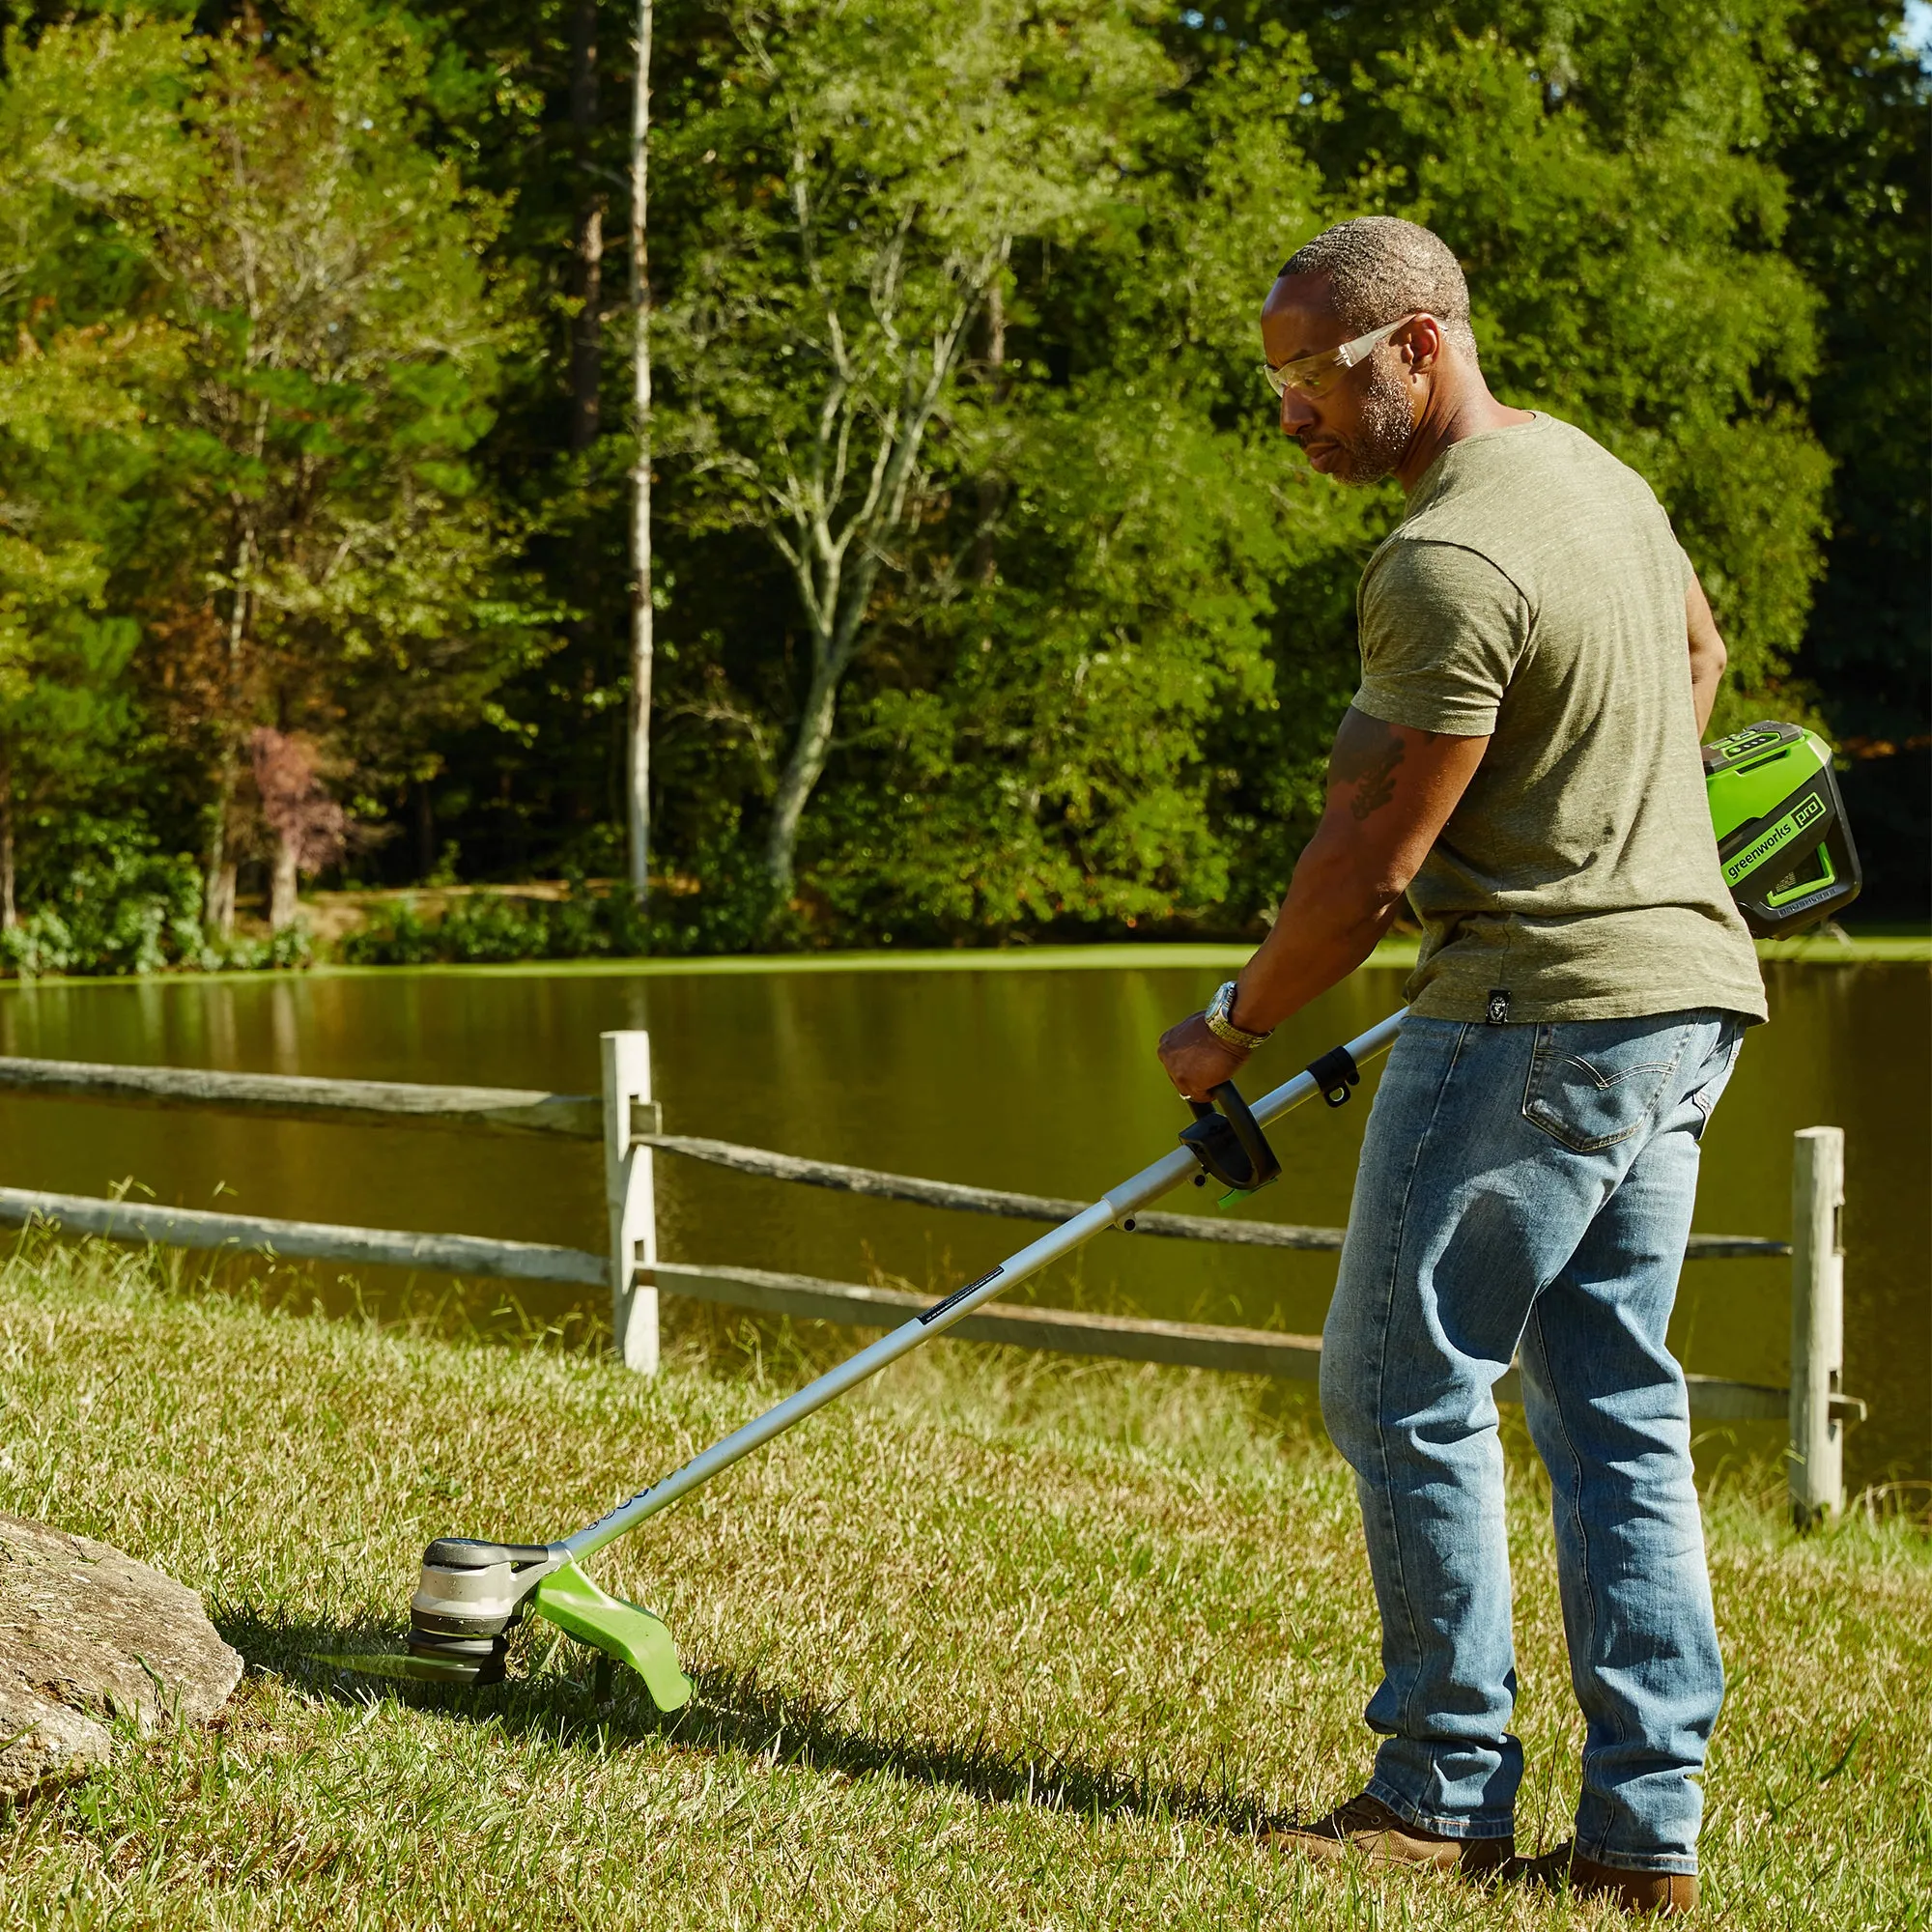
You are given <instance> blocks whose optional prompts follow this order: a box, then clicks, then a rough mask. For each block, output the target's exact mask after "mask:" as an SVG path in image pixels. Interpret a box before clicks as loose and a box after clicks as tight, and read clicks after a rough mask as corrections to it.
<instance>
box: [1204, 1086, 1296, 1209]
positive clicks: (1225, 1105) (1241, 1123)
mask: <svg viewBox="0 0 1932 1932" xmlns="http://www.w3.org/2000/svg"><path fill="white" fill-rule="evenodd" d="M1208 1092H1209V1093H1210V1094H1211V1095H1212V1101H1209V1100H1190V1101H1188V1103H1187V1104H1188V1105H1189V1106H1190V1107H1192V1108H1193V1109H1194V1121H1193V1123H1192V1125H1190V1126H1185V1127H1182V1128H1181V1130H1180V1139H1181V1144H1182V1146H1184V1147H1186V1148H1187V1149H1189V1150H1190V1151H1192V1153H1193V1155H1194V1158H1195V1159H1196V1160H1198V1161H1199V1162H1200V1163H1201V1165H1202V1167H1203V1168H1205V1169H1206V1170H1207V1172H1206V1173H1204V1174H1197V1175H1196V1176H1195V1177H1194V1184H1195V1186H1197V1187H1199V1186H1201V1185H1203V1183H1204V1182H1205V1181H1206V1180H1207V1178H1208V1175H1209V1174H1211V1175H1212V1176H1213V1177H1214V1179H1216V1180H1218V1181H1219V1182H1220V1183H1221V1185H1222V1186H1223V1187H1231V1188H1233V1189H1234V1190H1235V1192H1236V1194H1252V1193H1253V1192H1254V1191H1255V1189H1256V1188H1258V1187H1265V1186H1266V1185H1267V1184H1268V1182H1269V1181H1270V1180H1273V1179H1275V1178H1276V1177H1277V1176H1278V1175H1279V1174H1280V1173H1281V1162H1280V1161H1279V1160H1277V1159H1276V1158H1275V1152H1274V1149H1273V1148H1271V1147H1269V1146H1268V1144H1267V1136H1266V1135H1265V1134H1264V1133H1263V1132H1262V1128H1261V1122H1259V1121H1257V1120H1256V1119H1255V1117H1254V1115H1253V1114H1251V1113H1250V1112H1249V1111H1248V1103H1247V1102H1246V1101H1245V1100H1243V1099H1242V1098H1241V1096H1240V1094H1239V1093H1238V1092H1237V1091H1236V1087H1235V1083H1234V1082H1233V1081H1232V1080H1224V1081H1222V1083H1221V1084H1220V1086H1218V1087H1213V1088H1210V1089H1209V1090H1208ZM1213 1101H1218V1102H1219V1103H1220V1107H1221V1111H1220V1112H1219V1113H1216V1112H1215V1110H1214V1106H1213Z"/></svg>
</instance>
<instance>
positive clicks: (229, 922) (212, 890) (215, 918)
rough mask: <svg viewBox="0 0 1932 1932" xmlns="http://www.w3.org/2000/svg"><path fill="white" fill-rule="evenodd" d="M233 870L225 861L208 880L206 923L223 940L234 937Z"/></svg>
mask: <svg viewBox="0 0 1932 1932" xmlns="http://www.w3.org/2000/svg"><path fill="white" fill-rule="evenodd" d="M235 870H236V867H235V862H234V860H232V859H225V860H223V861H221V863H219V864H218V865H217V866H216V867H215V868H214V870H213V872H211V873H210V874H209V878H208V923H209V924H210V925H211V926H213V928H214V930H215V931H216V932H217V933H219V934H220V936H221V937H222V938H223V939H233V938H234V937H235Z"/></svg>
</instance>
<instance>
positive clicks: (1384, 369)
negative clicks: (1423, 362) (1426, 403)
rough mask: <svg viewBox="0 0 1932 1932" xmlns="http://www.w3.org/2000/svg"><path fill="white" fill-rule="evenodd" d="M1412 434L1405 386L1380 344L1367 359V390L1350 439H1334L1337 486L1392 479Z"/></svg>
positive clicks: (1390, 358)
mask: <svg viewBox="0 0 1932 1932" xmlns="http://www.w3.org/2000/svg"><path fill="white" fill-rule="evenodd" d="M1414 434H1415V417H1414V415H1413V413H1412V412H1411V411H1410V406H1409V400H1408V384H1406V383H1405V382H1404V381H1403V379H1402V375H1401V372H1400V371H1399V370H1398V368H1397V367H1396V359H1395V357H1394V356H1393V355H1390V353H1389V351H1388V346H1387V345H1386V344H1383V345H1382V347H1380V348H1378V350H1377V351H1376V352H1375V354H1374V355H1372V356H1371V357H1370V358H1369V382H1368V387H1367V388H1366V389H1365V390H1364V391H1363V393H1362V412H1361V417H1360V422H1359V426H1358V427H1357V429H1356V430H1355V433H1354V434H1353V435H1352V436H1349V437H1340V436H1338V437H1336V438H1334V442H1335V447H1336V449H1337V451H1338V452H1339V456H1338V460H1337V462H1336V465H1335V469H1334V475H1335V478H1336V480H1337V481H1338V482H1341V483H1379V482H1380V481H1381V480H1382V478H1383V477H1384V476H1392V475H1394V473H1395V467H1396V465H1397V464H1398V463H1400V462H1401V461H1402V459H1403V453H1404V451H1406V449H1407V448H1408V440H1409V438H1410V437H1412V436H1413V435H1414Z"/></svg>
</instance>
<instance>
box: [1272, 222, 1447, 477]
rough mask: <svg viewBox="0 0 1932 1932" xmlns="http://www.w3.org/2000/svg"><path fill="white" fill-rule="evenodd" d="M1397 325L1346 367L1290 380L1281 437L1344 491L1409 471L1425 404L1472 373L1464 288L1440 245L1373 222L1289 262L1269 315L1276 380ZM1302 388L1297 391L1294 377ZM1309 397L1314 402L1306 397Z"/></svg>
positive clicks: (1317, 366)
mask: <svg viewBox="0 0 1932 1932" xmlns="http://www.w3.org/2000/svg"><path fill="white" fill-rule="evenodd" d="M1391 324H1397V325H1401V326H1400V327H1396V328H1395V330H1394V332H1393V334H1392V335H1389V336H1386V337H1384V339H1383V340H1382V341H1381V342H1379V343H1378V344H1376V345H1375V346H1374V347H1372V348H1371V349H1369V350H1368V351H1367V353H1366V354H1365V355H1358V356H1356V357H1355V358H1353V361H1354V366H1351V367H1346V368H1343V367H1340V366H1339V365H1337V364H1335V363H1334V362H1333V360H1332V359H1330V360H1329V361H1327V362H1322V361H1320V360H1318V361H1316V362H1315V363H1313V364H1310V365H1309V367H1308V368H1307V369H1306V370H1304V371H1293V372H1291V375H1290V384H1289V386H1288V387H1286V388H1285V389H1283V391H1282V398H1281V426H1282V430H1283V432H1284V434H1286V435H1289V436H1292V437H1293V438H1294V439H1295V440H1296V441H1298V442H1299V443H1300V444H1301V446H1302V448H1303V449H1304V450H1305V451H1307V453H1308V460H1309V462H1310V463H1311V464H1312V465H1313V466H1314V467H1315V468H1316V469H1320V470H1321V471H1323V472H1324V473H1325V474H1328V475H1332V476H1334V477H1336V478H1337V479H1338V480H1340V481H1341V482H1344V483H1374V482H1377V481H1378V480H1379V479H1380V478H1382V477H1384V476H1387V475H1389V474H1391V473H1392V472H1393V471H1394V470H1395V469H1396V468H1397V466H1398V465H1399V464H1400V463H1401V462H1402V459H1403V455H1404V453H1405V451H1406V449H1407V448H1408V446H1409V442H1410V440H1411V439H1412V438H1413V436H1414V435H1415V430H1416V425H1417V423H1418V422H1419V421H1420V420H1421V419H1422V415H1423V412H1424V410H1425V409H1426V408H1427V406H1428V403H1429V400H1430V396H1431V394H1432V392H1433V391H1434V390H1435V389H1436V388H1437V387H1439V386H1440V385H1441V384H1444V382H1445V381H1446V382H1449V383H1451V384H1453V383H1454V382H1455V381H1456V379H1457V378H1458V377H1462V376H1468V375H1474V374H1475V371H1476V338H1475V335H1474V333H1473V332H1472V331H1471V329H1470V327H1469V288H1468V284H1467V283H1466V282H1464V281H1463V270H1462V268H1461V267H1460V265H1459V264H1458V263H1457V260H1456V257H1455V256H1454V255H1453V254H1451V253H1450V251H1449V249H1448V247H1447V246H1446V245H1445V244H1444V243H1443V241H1441V239H1440V238H1439V237H1438V236H1435V235H1432V234H1431V233H1430V231H1429V230H1428V229H1426V228H1419V227H1417V226H1416V224H1415V223H1414V222H1412V221H1402V220H1399V219H1397V218H1396V217H1395V216H1394V215H1388V214H1368V215H1363V216H1361V217H1360V218H1359V219H1357V220H1354V221H1344V222H1342V223H1341V224H1340V225H1339V226H1338V227H1334V228H1330V229H1328V230H1327V231H1326V232H1325V233H1323V234H1321V235H1318V236H1317V237H1316V238H1315V240H1314V241H1310V242H1309V243H1308V244H1307V246H1306V247H1303V248H1298V249H1296V251H1295V252H1294V253H1293V255H1292V256H1290V258H1289V260H1288V262H1287V263H1286V265H1285V266H1284V267H1283V269H1282V271H1281V273H1280V275H1279V276H1278V277H1277V278H1276V280H1275V284H1274V287H1273V288H1272V289H1270V290H1269V291H1268V298H1267V301H1266V302H1265V303H1264V306H1263V309H1262V343H1263V346H1264V350H1265V351H1266V355H1267V360H1268V366H1269V367H1270V368H1271V369H1274V370H1277V371H1279V370H1281V369H1283V368H1284V366H1285V365H1288V364H1303V363H1307V362H1308V358H1310V357H1318V358H1320V357H1322V356H1323V355H1325V354H1326V352H1330V351H1333V350H1336V349H1339V348H1342V347H1343V345H1345V344H1355V343H1358V342H1359V341H1360V339H1361V338H1362V337H1363V336H1366V335H1370V334H1372V333H1374V332H1376V331H1378V330H1381V329H1384V328H1386V327H1389V325H1391ZM1297 374H1300V375H1303V376H1304V377H1305V378H1306V379H1307V380H1306V381H1304V382H1303V383H1302V384H1301V385H1300V386H1297V385H1296V384H1295V382H1294V380H1293V379H1294V376H1295V375H1297ZM1311 388H1314V389H1317V390H1319V393H1314V394H1311V393H1310V392H1309V391H1310V389H1311Z"/></svg>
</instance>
